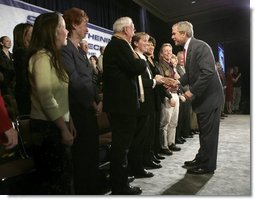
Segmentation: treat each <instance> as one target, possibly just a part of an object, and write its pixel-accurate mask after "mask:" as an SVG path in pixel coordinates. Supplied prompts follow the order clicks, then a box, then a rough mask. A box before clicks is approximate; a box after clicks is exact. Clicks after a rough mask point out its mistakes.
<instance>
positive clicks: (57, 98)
mask: <svg viewBox="0 0 255 200" xmlns="http://www.w3.org/2000/svg"><path fill="white" fill-rule="evenodd" d="M67 33H68V31H67V30H66V28H65V21H64V19H63V17H62V16H61V14H58V13H56V12H49V13H44V14H41V15H39V16H38V17H37V18H36V20H35V23H34V28H33V33H32V38H31V42H30V46H29V48H30V50H29V51H30V52H29V54H28V55H29V56H28V58H29V61H28V79H29V83H30V86H31V114H30V118H31V120H30V129H31V134H32V135H31V137H32V142H33V146H32V153H33V158H34V163H35V168H36V175H35V176H34V181H35V182H34V184H35V185H36V189H37V190H38V191H32V192H34V193H35V194H37V195H38V194H44V195H46V194H48V195H50V194H51V195H52V194H58V195H61V194H62V195H64V194H71V182H72V174H71V169H72V167H71V157H70V146H71V145H72V144H73V140H74V137H75V129H74V127H73V125H72V120H71V118H70V116H69V106H68V76H67V74H66V72H65V70H64V68H63V66H62V62H61V60H60V59H59V58H60V49H61V47H62V46H63V45H66V38H67Z"/></svg>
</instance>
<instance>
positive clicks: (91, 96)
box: [62, 39, 96, 110]
mask: <svg viewBox="0 0 255 200" xmlns="http://www.w3.org/2000/svg"><path fill="white" fill-rule="evenodd" d="M62 59H63V63H64V66H65V69H66V71H67V73H68V75H69V101H70V105H71V108H74V107H76V108H77V109H78V110H79V109H82V110H83V109H91V108H92V103H93V101H94V100H95V99H96V91H95V85H94V84H93V82H92V68H91V67H90V65H89V61H88V58H87V56H86V55H85V53H84V52H83V51H82V50H81V49H79V50H77V49H76V47H75V46H74V45H73V43H72V42H71V41H70V40H69V39H68V40H67V46H65V47H63V48H62Z"/></svg>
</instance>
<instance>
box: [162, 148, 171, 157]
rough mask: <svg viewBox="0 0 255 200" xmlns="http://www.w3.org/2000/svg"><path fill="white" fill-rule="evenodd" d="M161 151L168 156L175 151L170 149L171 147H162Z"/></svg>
mask: <svg viewBox="0 0 255 200" xmlns="http://www.w3.org/2000/svg"><path fill="white" fill-rule="evenodd" d="M160 153H162V154H164V155H167V156H171V155H173V152H172V151H170V150H169V149H161V150H160Z"/></svg>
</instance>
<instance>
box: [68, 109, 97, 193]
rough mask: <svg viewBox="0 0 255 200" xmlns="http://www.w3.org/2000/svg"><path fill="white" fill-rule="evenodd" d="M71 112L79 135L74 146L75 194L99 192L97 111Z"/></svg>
mask: <svg viewBox="0 0 255 200" xmlns="http://www.w3.org/2000/svg"><path fill="white" fill-rule="evenodd" d="M71 111H73V110H71ZM71 114H72V117H73V122H74V125H75V127H76V130H77V137H76V138H75V140H74V144H73V146H72V156H73V168H74V190H75V194H77V195H88V194H97V193H98V191H99V177H98V176H99V169H98V165H99V136H98V127H97V119H96V115H95V111H94V110H93V109H90V110H81V109H80V110H75V112H71Z"/></svg>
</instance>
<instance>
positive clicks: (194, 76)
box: [180, 38, 224, 113]
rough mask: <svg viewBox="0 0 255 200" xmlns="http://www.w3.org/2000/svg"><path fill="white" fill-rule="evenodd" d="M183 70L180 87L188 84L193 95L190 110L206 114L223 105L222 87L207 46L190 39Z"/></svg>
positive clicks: (199, 41) (210, 51)
mask: <svg viewBox="0 0 255 200" xmlns="http://www.w3.org/2000/svg"><path fill="white" fill-rule="evenodd" d="M185 69H186V74H185V75H183V76H182V77H181V78H180V82H181V84H182V85H186V84H189V86H190V91H191V92H192V93H193V94H194V98H193V100H192V108H193V110H194V111H195V112H196V113H203V112H207V111H210V110H213V109H215V108H217V107H219V106H221V105H222V104H223V102H224V95H223V87H222V84H221V82H220V78H219V75H218V72H217V70H216V67H215V59H214V56H213V53H212V50H211V48H210V47H209V45H208V44H206V43H205V42H203V41H201V40H197V39H195V38H192V39H191V41H190V43H189V47H188V50H187V56H186V65H185Z"/></svg>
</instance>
